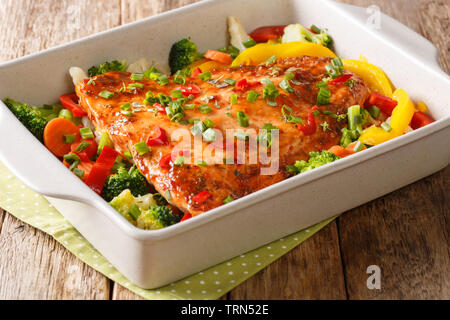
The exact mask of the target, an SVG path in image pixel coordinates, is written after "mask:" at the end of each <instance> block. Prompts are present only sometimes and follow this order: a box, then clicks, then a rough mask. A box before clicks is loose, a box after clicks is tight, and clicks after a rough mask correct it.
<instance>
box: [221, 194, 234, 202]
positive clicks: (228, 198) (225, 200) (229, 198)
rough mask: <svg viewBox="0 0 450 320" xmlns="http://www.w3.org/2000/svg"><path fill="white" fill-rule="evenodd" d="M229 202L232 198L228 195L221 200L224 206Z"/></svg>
mask: <svg viewBox="0 0 450 320" xmlns="http://www.w3.org/2000/svg"><path fill="white" fill-rule="evenodd" d="M231 201H233V198H232V197H231V196H230V195H228V196H227V197H226V198H225V199H223V203H224V204H227V203H230V202H231Z"/></svg>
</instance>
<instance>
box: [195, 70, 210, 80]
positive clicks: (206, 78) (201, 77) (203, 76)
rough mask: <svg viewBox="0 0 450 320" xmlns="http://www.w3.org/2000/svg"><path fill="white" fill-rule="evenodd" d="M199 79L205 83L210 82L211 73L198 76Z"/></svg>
mask: <svg viewBox="0 0 450 320" xmlns="http://www.w3.org/2000/svg"><path fill="white" fill-rule="evenodd" d="M198 78H199V79H201V80H203V81H208V80H210V79H211V71H206V72H202V73H199V74H198Z"/></svg>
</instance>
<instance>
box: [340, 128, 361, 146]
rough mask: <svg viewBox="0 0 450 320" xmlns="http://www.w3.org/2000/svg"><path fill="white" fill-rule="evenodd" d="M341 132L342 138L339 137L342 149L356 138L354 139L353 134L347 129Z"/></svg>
mask: <svg viewBox="0 0 450 320" xmlns="http://www.w3.org/2000/svg"><path fill="white" fill-rule="evenodd" d="M341 132H342V137H341V141H340V145H341V146H343V147H344V148H346V147H347V146H348V145H349V144H350V143H352V142H353V138H355V139H356V138H357V137H354V136H355V134H353V132H352V131H351V130H348V129H347V128H343V129H342V130H341ZM355 132H356V131H355Z"/></svg>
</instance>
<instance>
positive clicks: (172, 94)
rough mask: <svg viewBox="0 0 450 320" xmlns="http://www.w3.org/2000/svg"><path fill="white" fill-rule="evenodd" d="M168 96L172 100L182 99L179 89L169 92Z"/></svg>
mask: <svg viewBox="0 0 450 320" xmlns="http://www.w3.org/2000/svg"><path fill="white" fill-rule="evenodd" d="M170 95H171V96H172V98H177V99H179V98H183V93H182V92H181V90H180V89H175V90H172V91H171V92H170Z"/></svg>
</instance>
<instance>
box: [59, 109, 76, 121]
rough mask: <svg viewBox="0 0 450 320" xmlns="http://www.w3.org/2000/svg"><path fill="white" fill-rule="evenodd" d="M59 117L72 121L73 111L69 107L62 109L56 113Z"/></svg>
mask: <svg viewBox="0 0 450 320" xmlns="http://www.w3.org/2000/svg"><path fill="white" fill-rule="evenodd" d="M58 117H59V118H64V119H67V120H70V121H73V113H72V111H70V110H69V109H62V110H61V111H60V112H59V115H58Z"/></svg>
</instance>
